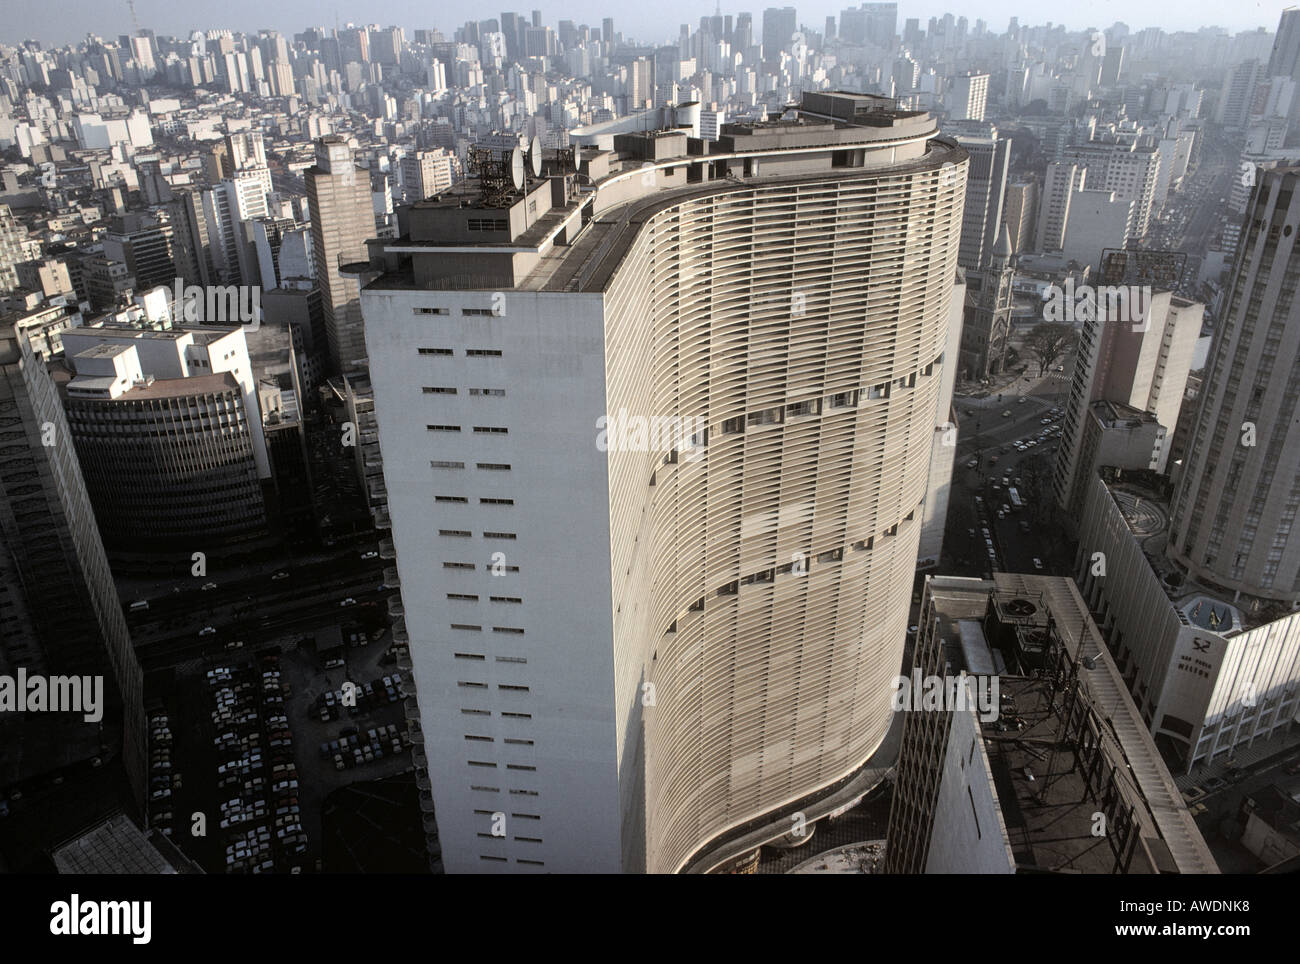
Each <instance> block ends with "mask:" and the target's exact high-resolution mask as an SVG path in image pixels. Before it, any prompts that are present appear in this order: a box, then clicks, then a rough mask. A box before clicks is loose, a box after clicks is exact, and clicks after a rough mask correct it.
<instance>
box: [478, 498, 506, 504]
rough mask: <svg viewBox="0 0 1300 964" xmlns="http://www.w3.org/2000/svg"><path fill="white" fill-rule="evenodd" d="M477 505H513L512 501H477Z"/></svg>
mask: <svg viewBox="0 0 1300 964" xmlns="http://www.w3.org/2000/svg"><path fill="white" fill-rule="evenodd" d="M478 501H479V505H514V504H515V500H514V499H479V500H478Z"/></svg>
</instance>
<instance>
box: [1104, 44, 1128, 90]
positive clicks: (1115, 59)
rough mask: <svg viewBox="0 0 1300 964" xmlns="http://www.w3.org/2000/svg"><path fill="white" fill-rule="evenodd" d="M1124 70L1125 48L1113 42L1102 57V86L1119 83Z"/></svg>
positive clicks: (1112, 85) (1111, 85)
mask: <svg viewBox="0 0 1300 964" xmlns="http://www.w3.org/2000/svg"><path fill="white" fill-rule="evenodd" d="M1123 71H1124V48H1123V47H1121V46H1120V45H1119V44H1112V45H1111V46H1109V47H1107V48H1106V53H1105V54H1104V55H1103V56H1102V59H1101V77H1100V83H1101V86H1103V87H1114V86H1115V85H1116V84H1118V83H1119V81H1120V76H1121V74H1122V73H1123Z"/></svg>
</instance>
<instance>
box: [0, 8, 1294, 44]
mask: <svg viewBox="0 0 1300 964" xmlns="http://www.w3.org/2000/svg"><path fill="white" fill-rule="evenodd" d="M764 2H765V3H768V4H771V3H772V2H773V0H764ZM73 5H74V6H80V5H81V0H75V2H74V4H73ZM125 6H126V5H125V4H123V5H122V7H125ZM149 6H152V4H151V3H148V2H146V3H142V4H139V5H137V7H136V10H135V17H136V20H137V21H138V22H139V24H140V25H141V27H142V28H143V29H151V30H153V31H154V33H155V34H156V35H160V36H173V37H181V36H188V35H189V33H190V32H191V31H193V30H198V29H202V30H213V29H216V30H231V31H233V32H236V33H244V34H251V35H255V34H256V33H257V32H258V31H260V30H277V31H279V32H280V33H281V34H285V35H287V36H290V37H291V36H292V35H293V34H294V33H298V32H301V31H302V30H303V29H305V28H307V27H323V28H325V29H326V30H328V29H331V24H329V23H328V22H323V21H321V20H313V19H312V17H313V16H319V13H320V11H319V8H316V7H314V6H313V5H309V4H303V5H302V6H301V7H300V6H299V4H298V3H296V2H294V0H291V2H289V3H286V4H281V5H279V6H278V7H277V8H276V11H275V13H274V15H269V14H268V12H267V11H266V10H265V9H264V8H263V7H262V6H261V5H258V4H251V3H249V2H248V0H232V2H230V3H227V4H226V7H225V10H226V12H227V15H228V16H229V17H230V19H232V20H239V21H242V22H243V24H242V25H239V26H236V25H233V24H223V25H204V24H202V23H198V22H191V23H188V24H185V23H184V22H183V19H182V18H184V17H187V16H189V15H188V14H186V13H184V12H182V11H180V10H177V9H176V8H175V7H172V6H168V7H166V8H165V9H161V10H155V11H153V12H151V11H150V10H149V9H148V8H149ZM501 6H502V7H503V8H504V5H501ZM794 6H795V9H796V11H799V16H800V20H801V25H802V26H807V27H810V28H813V29H821V27H822V26H824V24H825V20H826V17H827V16H832V15H833V16H835V17H836V18H837V20H838V18H839V16H840V14H841V12H842V11H843V10H844V9H854V8H855V6H856V5H854V4H852V3H848V4H847V6H846V2H845V0H836V2H832V3H825V2H822V3H818V4H817V5H815V6H813V7H804V6H802V5H800V4H797V3H796V4H795V5H794ZM1017 6H1019V5H1018V4H1011V3H1007V2H1005V0H994V2H992V3H989V4H987V7H986V9H979V10H977V9H972V8H976V7H984V5H978V4H973V3H970V2H969V0H962V2H958V3H955V4H947V5H943V4H935V5H934V6H933V7H926V8H924V9H921V8H919V7H915V8H914V7H913V6H912V5H910V4H901V3H900V4H899V11H898V19H899V30H900V35H901V30H902V24H903V23H904V22H905V21H906V20H908V19H913V17H912V16H911V14H913V13H914V14H915V19H918V20H920V21H921V23H922V25H923V26H924V25H925V24H926V23H928V21H929V19H930V17H936V18H941V17H943V16H944V15H945V14H947V13H951V14H952V15H953V16H954V17H963V16H964V17H966V18H967V19H968V20H969V21H970V24H971V26H972V27H973V26H974V22H975V21H976V20H977V19H980V20H984V21H985V22H987V23H988V25H989V30H990V32H991V33H993V34H994V35H997V36H1000V35H1002V34H1005V33H1006V30H1007V27H1008V25H1009V23H1010V20H1011V18H1012V17H1015V18H1017V19H1018V20H1019V21H1020V22H1021V25H1022V26H1028V27H1037V26H1043V25H1046V24H1051V25H1054V26H1055V25H1062V26H1064V27H1065V28H1066V30H1067V31H1068V32H1078V31H1083V30H1088V29H1102V30H1104V29H1107V28H1108V27H1110V26H1111V25H1113V24H1115V23H1117V22H1118V23H1125V24H1127V25H1128V27H1129V29H1130V31H1132V32H1133V33H1138V32H1140V31H1142V30H1144V29H1148V28H1149V27H1157V28H1159V29H1161V30H1164V31H1165V32H1167V33H1178V32H1196V31H1198V30H1210V29H1222V30H1225V31H1227V33H1228V34H1229V35H1230V36H1231V35H1235V34H1238V33H1249V32H1252V31H1257V30H1262V31H1265V32H1270V31H1275V30H1276V26H1277V20H1278V19H1280V17H1281V14H1282V12H1283V11H1284V10H1286V9H1290V8H1289V7H1281V8H1279V9H1278V11H1277V13H1276V14H1275V15H1274V18H1273V21H1272V25H1271V26H1270V25H1269V24H1268V23H1267V22H1266V23H1263V24H1261V23H1258V22H1256V23H1253V24H1247V23H1245V22H1244V21H1238V22H1235V23H1233V22H1228V23H1218V22H1206V21H1205V20H1204V19H1203V18H1201V19H1199V20H1198V17H1199V14H1196V13H1194V11H1200V10H1202V9H1204V10H1205V11H1206V12H1210V11H1211V10H1212V12H1213V13H1214V15H1215V18H1216V19H1217V18H1218V17H1219V16H1220V15H1221V13H1222V10H1221V9H1219V8H1217V7H1215V8H1211V5H1210V4H1208V3H1205V2H1195V3H1191V4H1184V5H1180V6H1179V7H1178V8H1177V9H1176V10H1170V9H1167V8H1166V9H1163V10H1162V9H1160V7H1161V6H1164V5H1153V4H1149V3H1145V2H1140V3H1137V4H1136V5H1133V4H1130V5H1125V7H1124V9H1122V10H1116V11H1114V12H1112V13H1107V14H1106V15H1105V16H1098V18H1097V19H1096V20H1094V21H1092V22H1084V21H1083V20H1082V19H1080V20H1079V22H1077V23H1075V22H1069V23H1060V22H1059V21H1056V20H1052V19H1046V18H1044V19H1042V20H1038V21H1036V22H1035V21H1031V20H1030V19H1028V18H1029V17H1036V16H1037V17H1041V16H1044V14H1043V13H1041V12H1039V11H1035V10H1034V9H1033V7H1032V6H1031V7H1030V9H1029V10H1028V11H1019V12H1017V11H1016V9H1015V8H1016V7H1017ZM1112 6H1114V7H1119V6H1120V5H1119V4H1112V3H1110V2H1107V3H1103V4H1101V5H1100V6H1098V7H1096V8H1090V9H1092V10H1093V11H1094V12H1095V13H1096V14H1100V13H1101V11H1102V10H1106V9H1108V8H1110V7H1112ZM1257 6H1258V5H1257ZM141 7H143V8H144V9H143V10H142V9H140V8H141ZM385 7H386V8H387V10H386V14H385V15H384V16H378V17H376V16H375V15H373V14H369V13H367V14H366V15H365V16H360V12H359V11H352V13H353V14H354V16H351V17H349V16H347V15H346V12H345V11H343V10H340V9H339V8H338V7H337V6H336V7H335V10H334V14H335V16H334V20H335V25H336V26H338V27H343V26H344V25H346V24H354V25H358V24H376V23H377V24H379V25H380V26H400V27H402V28H403V29H404V30H414V29H435V30H440V31H442V32H443V34H444V35H446V36H447V37H448V38H449V39H450V37H451V35H452V34H453V33H454V32H455V30H456V29H457V28H459V27H460V26H463V25H464V24H465V23H466V22H467V21H471V20H475V21H476V20H486V19H492V18H494V17H499V15H500V13H501V11H500V10H492V11H489V12H487V13H486V15H485V14H484V13H483V12H481V10H479V11H476V10H475V6H474V5H473V4H469V3H454V4H452V5H449V6H448V7H447V8H445V10H444V11H443V12H441V13H440V14H439V16H440V17H441V18H442V19H445V20H447V23H443V24H439V23H427V21H428V20H430V19H432V18H430V17H429V16H428V14H427V13H424V12H422V11H421V10H420V9H419V8H418V7H417V5H416V4H414V3H411V2H409V0H397V2H394V3H389V4H386V5H385ZM708 7H709V5H708V4H707V2H704V3H701V4H699V5H698V7H697V6H696V5H695V4H693V3H688V2H686V0H677V2H676V3H674V4H673V5H672V6H670V7H669V8H668V10H669V11H676V12H677V14H678V15H672V14H671V13H662V11H663V9H664V8H662V7H660V8H657V9H658V11H661V13H660V18H662V20H663V21H664V22H663V25H654V24H652V23H650V22H647V17H649V16H651V15H652V12H651V11H646V10H644V9H636V10H632V11H628V12H627V13H620V11H619V10H618V9H617V8H615V9H614V10H613V11H612V14H613V19H614V21H615V28H616V29H618V30H619V32H621V33H624V34H625V35H626V36H628V37H630V38H632V39H634V40H636V41H638V42H639V43H642V44H656V43H662V42H671V41H673V40H675V38H676V33H675V31H676V30H677V29H678V28H679V27H680V26H681V24H682V23H683V22H685V23H687V24H689V25H690V26H691V28H692V29H693V30H694V29H695V28H696V27H697V26H698V23H699V20H700V18H701V17H703V16H709V15H710V14H709V12H708ZM572 8H573V10H574V12H573V13H571V14H568V15H564V14H558V13H557V14H548V13H547V12H546V11H545V10H543V16H542V23H543V24H545V25H548V26H554V25H555V24H556V23H558V21H559V20H561V19H564V20H574V21H575V22H578V23H583V22H585V23H587V24H588V25H589V26H599V24H600V22H601V20H602V19H604V18H605V17H607V16H609V15H610V13H611V11H610V10H609V9H605V10H601V9H599V7H598V6H597V5H596V4H594V3H592V2H591V0H582V2H578V3H574V4H572ZM720 8H721V5H720V4H718V5H716V7H715V9H720ZM1148 8H1149V9H1148ZM114 9H116V11H117V12H114ZM533 9H536V8H534V7H532V6H531V5H525V9H523V10H521V11H519V12H521V13H525V14H527V13H529V12H531V10H533ZM764 9H766V7H762V6H754V7H753V8H751V9H748V10H746V9H745V8H744V7H743V6H740V5H738V6H737V8H736V9H734V10H730V11H727V10H721V13H722V15H723V16H727V15H731V16H734V15H735V14H737V13H751V14H753V15H754V20H755V31H756V32H760V31H761V26H762V15H763V10H764ZM805 10H806V11H808V12H804V11H805ZM1134 10H1136V11H1146V12H1145V13H1143V16H1144V17H1146V18H1147V19H1148V20H1149V19H1152V18H1153V17H1155V16H1159V17H1161V18H1167V17H1169V16H1171V15H1172V16H1174V17H1176V18H1177V19H1176V20H1175V21H1166V22H1164V23H1149V22H1143V21H1140V20H1138V18H1137V17H1135V16H1133V15H1132V13H1130V12H1129V11H1134ZM451 11H460V14H453V13H452V12H451ZM580 11H581V12H580ZM86 13H87V16H84V17H83V16H77V17H75V18H73V17H69V18H67V19H60V21H59V23H58V24H53V23H51V22H50V18H49V11H48V8H47V7H46V5H44V4H41V3H39V2H38V0H12V10H11V11H10V16H9V18H7V19H8V22H9V24H11V25H18V24H24V23H25V24H27V26H7V27H6V29H5V30H4V32H3V33H0V43H5V44H10V45H14V46H17V45H19V44H22V43H23V42H25V41H28V40H35V41H37V42H38V43H40V44H41V45H42V47H43V48H47V49H48V48H54V49H57V48H60V47H65V46H73V47H75V46H76V45H77V44H79V43H81V42H83V41H84V40H85V39H86V38H87V37H89V36H92V35H93V36H100V37H118V36H122V35H123V28H129V27H131V26H132V24H131V19H132V13H131V11H130V10H129V9H120V8H109V7H105V6H102V5H93V6H90V5H88V10H87V11H86ZM267 17H269V18H270V19H271V20H273V21H274V22H272V23H266V22H262V23H254V21H257V20H259V19H262V18H267ZM625 18H626V19H625ZM73 19H75V21H76V22H80V23H87V24H88V26H89V29H87V30H86V31H84V32H79V33H77V34H76V35H75V36H74V35H71V34H69V33H67V32H66V31H63V30H62V24H63V23H66V22H68V20H73ZM421 20H425V21H426V25H425V26H420V25H419V23H420V21H421ZM673 21H675V24H673ZM1131 21H1132V22H1131ZM623 23H626V24H628V25H629V26H628V27H627V28H623V27H621V24H623ZM33 24H39V25H40V28H39V33H37V34H33V33H32V32H31V27H32V25H33ZM290 24H292V25H291V26H290ZM1139 24H1140V25H1139ZM24 31H25V32H24ZM656 31H662V33H656Z"/></svg>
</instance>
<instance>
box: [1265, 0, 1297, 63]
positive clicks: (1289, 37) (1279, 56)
mask: <svg viewBox="0 0 1300 964" xmlns="http://www.w3.org/2000/svg"><path fill="white" fill-rule="evenodd" d="M1268 76H1269V77H1290V78H1291V79H1292V80H1297V81H1300V9H1297V8H1296V7H1287V8H1286V9H1285V10H1283V11H1282V15H1281V18H1280V19H1279V20H1278V24H1277V33H1276V34H1274V36H1273V52H1272V54H1271V55H1270V56H1269V58H1268Z"/></svg>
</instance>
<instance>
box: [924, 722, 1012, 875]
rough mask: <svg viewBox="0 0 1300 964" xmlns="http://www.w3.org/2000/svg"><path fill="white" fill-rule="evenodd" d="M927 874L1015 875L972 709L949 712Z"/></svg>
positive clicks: (1004, 828)
mask: <svg viewBox="0 0 1300 964" xmlns="http://www.w3.org/2000/svg"><path fill="white" fill-rule="evenodd" d="M925 872H926V873H927V874H1014V873H1015V872H1016V862H1015V857H1014V856H1013V854H1012V852H1011V844H1010V842H1009V841H1008V839H1007V828H1006V824H1005V823H1004V822H1003V820H1002V808H1001V807H1000V806H999V805H998V795H997V790H996V789H994V786H993V774H992V771H991V768H990V767H989V759H988V754H987V753H986V752H985V750H984V739H983V737H982V736H981V734H980V725H979V719H978V718H977V717H976V715H975V708H974V707H973V706H971V707H968V708H967V709H965V710H960V711H953V714H952V726H951V728H950V729H949V730H948V747H947V752H946V753H945V754H944V759H943V775H942V776H941V777H940V783H939V796H938V799H937V800H935V807H934V827H933V829H932V830H931V831H930V852H929V855H928V856H927V858H926V864H925Z"/></svg>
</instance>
